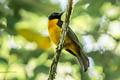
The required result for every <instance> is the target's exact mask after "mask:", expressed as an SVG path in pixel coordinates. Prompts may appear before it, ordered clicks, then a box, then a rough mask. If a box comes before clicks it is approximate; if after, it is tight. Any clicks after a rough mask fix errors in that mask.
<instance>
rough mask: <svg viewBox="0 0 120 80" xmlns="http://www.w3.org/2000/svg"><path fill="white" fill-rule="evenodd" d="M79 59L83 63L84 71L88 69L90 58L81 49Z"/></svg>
mask: <svg viewBox="0 0 120 80" xmlns="http://www.w3.org/2000/svg"><path fill="white" fill-rule="evenodd" d="M77 59H78V61H79V63H80V64H81V67H82V69H83V71H85V72H86V71H87V69H88V67H89V59H88V57H87V56H86V55H85V53H84V52H82V51H81V50H80V53H79V54H78V56H77Z"/></svg>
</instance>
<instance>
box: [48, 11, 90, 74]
mask: <svg viewBox="0 0 120 80" xmlns="http://www.w3.org/2000/svg"><path fill="white" fill-rule="evenodd" d="M63 13H64V12H53V13H52V14H50V16H49V17H48V32H49V37H50V39H51V41H52V42H53V43H54V44H55V45H56V46H57V45H58V44H59V40H60V34H61V31H62V24H63V21H62V20H61V16H62V15H63ZM82 48H83V47H82V45H81V43H80V41H79V39H78V38H77V36H76V34H75V33H74V32H73V31H72V29H71V28H70V27H68V31H67V34H66V36H65V42H64V47H63V49H65V50H66V51H68V52H69V53H71V54H72V55H73V56H75V57H76V58H77V60H78V62H79V63H80V64H81V68H82V70H83V71H84V72H86V71H87V70H88V67H89V59H88V56H87V55H86V54H85V52H84V51H83V49H82Z"/></svg>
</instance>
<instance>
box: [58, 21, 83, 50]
mask: <svg viewBox="0 0 120 80" xmlns="http://www.w3.org/2000/svg"><path fill="white" fill-rule="evenodd" d="M62 24H63V21H61V20H59V21H58V23H57V25H58V26H59V27H60V28H62ZM67 35H68V36H69V37H70V38H71V39H72V40H73V41H74V42H75V43H76V44H77V45H78V46H79V47H80V48H82V45H81V43H80V42H79V39H78V38H77V36H76V35H75V33H74V32H73V31H72V29H71V28H70V27H68V32H67Z"/></svg>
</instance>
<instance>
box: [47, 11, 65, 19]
mask: <svg viewBox="0 0 120 80" xmlns="http://www.w3.org/2000/svg"><path fill="white" fill-rule="evenodd" d="M62 14H63V12H60V13H58V12H54V13H52V14H51V15H50V16H49V20H52V19H61V16H62Z"/></svg>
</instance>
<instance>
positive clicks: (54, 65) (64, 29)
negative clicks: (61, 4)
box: [48, 0, 73, 80]
mask: <svg viewBox="0 0 120 80" xmlns="http://www.w3.org/2000/svg"><path fill="white" fill-rule="evenodd" d="M72 9H73V0H68V7H67V13H66V16H65V21H64V23H63V25H62V32H61V36H60V41H59V45H58V46H57V49H56V54H55V56H54V58H53V62H52V64H51V69H50V73H49V77H48V80H54V79H55V76H56V69H57V64H58V61H59V57H60V54H61V51H62V49H63V47H64V42H65V36H66V33H67V28H68V25H69V22H70V16H71V13H72Z"/></svg>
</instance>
